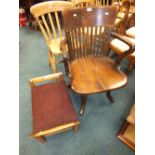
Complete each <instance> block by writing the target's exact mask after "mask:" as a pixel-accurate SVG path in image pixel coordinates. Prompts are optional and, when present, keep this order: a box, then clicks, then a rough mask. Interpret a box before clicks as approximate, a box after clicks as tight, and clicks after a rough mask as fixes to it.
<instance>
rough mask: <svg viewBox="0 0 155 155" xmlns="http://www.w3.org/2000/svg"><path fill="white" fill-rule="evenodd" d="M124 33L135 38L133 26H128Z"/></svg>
mask: <svg viewBox="0 0 155 155" xmlns="http://www.w3.org/2000/svg"><path fill="white" fill-rule="evenodd" d="M125 33H126V35H127V36H129V37H132V38H135V27H131V28H129V29H128V30H126V32H125Z"/></svg>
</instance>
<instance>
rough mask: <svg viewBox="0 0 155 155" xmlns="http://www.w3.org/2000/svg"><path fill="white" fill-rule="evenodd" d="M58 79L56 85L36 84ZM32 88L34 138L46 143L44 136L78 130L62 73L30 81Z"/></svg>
mask: <svg viewBox="0 0 155 155" xmlns="http://www.w3.org/2000/svg"><path fill="white" fill-rule="evenodd" d="M55 78H57V79H58V81H56V82H54V83H46V84H43V85H37V86H35V85H34V84H35V83H37V82H39V83H40V82H43V81H46V80H51V79H55ZM30 84H31V86H32V89H31V92H32V116H33V131H32V135H31V136H32V137H34V138H37V139H39V140H40V141H41V142H45V141H46V139H45V137H44V136H48V135H53V134H56V133H59V132H62V131H65V130H67V129H69V128H73V130H77V128H78V124H79V121H78V118H77V116H76V114H75V111H74V108H73V105H72V103H71V100H70V97H69V95H68V93H67V88H66V85H65V82H64V81H63V79H62V73H57V74H53V75H48V76H43V77H40V78H34V79H31V80H30Z"/></svg>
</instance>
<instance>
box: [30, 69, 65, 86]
mask: <svg viewBox="0 0 155 155" xmlns="http://www.w3.org/2000/svg"><path fill="white" fill-rule="evenodd" d="M49 80H60V81H61V80H63V74H62V72H60V73H54V74H50V75H45V76H40V77H36V78H32V79H30V80H29V83H30V86H31V87H34V86H35V85H36V84H37V83H41V82H45V81H49Z"/></svg>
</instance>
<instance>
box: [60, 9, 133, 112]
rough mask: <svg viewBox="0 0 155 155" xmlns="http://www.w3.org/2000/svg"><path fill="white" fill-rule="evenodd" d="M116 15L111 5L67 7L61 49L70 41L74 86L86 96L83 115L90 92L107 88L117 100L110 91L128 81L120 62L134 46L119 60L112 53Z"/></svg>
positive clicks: (69, 60)
mask: <svg viewBox="0 0 155 155" xmlns="http://www.w3.org/2000/svg"><path fill="white" fill-rule="evenodd" d="M116 15H117V10H116V8H115V7H111V6H110V7H106V6H105V7H92V8H90V7H89V8H75V9H72V10H66V11H63V18H64V26H65V32H66V40H64V41H63V42H62V43H61V49H62V50H64V51H65V50H66V46H65V45H66V43H67V47H68V57H67V60H66V61H67V62H68V70H69V77H70V79H71V88H72V89H73V90H74V91H75V92H76V93H79V94H81V96H82V103H81V108H80V115H83V113H84V109H85V106H86V101H87V96H88V95H89V94H95V93H100V92H106V95H107V98H108V99H109V100H110V101H111V102H113V98H112V96H111V93H110V92H111V91H112V90H115V89H118V88H121V87H123V86H124V85H126V83H127V77H126V75H125V74H124V73H123V72H121V71H120V69H119V64H120V62H121V61H122V59H123V58H124V57H125V56H126V55H128V54H130V50H129V51H127V52H125V54H124V53H123V55H120V57H119V58H118V59H117V60H116V61H115V62H114V61H113V60H112V59H111V58H110V57H109V41H110V32H111V30H112V27H113V25H114V22H115V18H116ZM102 27H104V31H102ZM85 30H86V31H87V32H89V33H85ZM97 31H98V33H97ZM129 46H130V45H129Z"/></svg>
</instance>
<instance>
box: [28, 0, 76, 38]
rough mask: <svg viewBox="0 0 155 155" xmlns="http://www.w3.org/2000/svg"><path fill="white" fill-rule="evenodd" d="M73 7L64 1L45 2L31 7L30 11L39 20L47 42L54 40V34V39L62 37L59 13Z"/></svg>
mask: <svg viewBox="0 0 155 155" xmlns="http://www.w3.org/2000/svg"><path fill="white" fill-rule="evenodd" d="M72 7H73V4H72V3H71V2H63V1H55V2H43V3H39V4H37V5H34V6H32V7H31V9H30V11H31V13H32V14H33V16H34V17H35V18H36V19H37V21H38V24H39V27H40V29H41V31H42V33H43V36H44V37H45V40H46V41H49V40H51V39H52V34H53V38H54V39H57V38H58V37H59V38H61V37H62V30H61V24H60V19H59V16H60V15H59V12H60V11H62V10H64V9H68V8H72ZM56 30H58V34H59V36H57V33H56ZM51 31H52V32H53V33H51Z"/></svg>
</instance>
